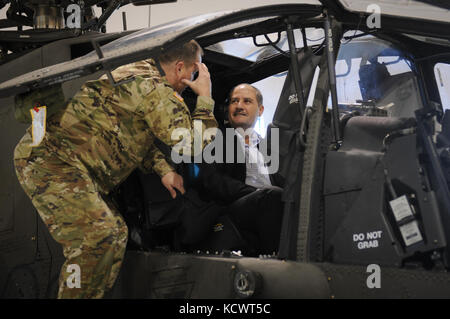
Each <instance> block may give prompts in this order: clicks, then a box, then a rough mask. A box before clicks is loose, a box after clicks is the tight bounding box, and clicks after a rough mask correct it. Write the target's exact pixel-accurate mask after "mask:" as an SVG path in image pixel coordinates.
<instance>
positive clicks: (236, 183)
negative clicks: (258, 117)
mask: <svg viewBox="0 0 450 319" xmlns="http://www.w3.org/2000/svg"><path fill="white" fill-rule="evenodd" d="M233 145H234V160H233V163H226V162H225V161H226V153H227V149H226V146H225V134H224V141H223V150H224V152H223V160H222V163H212V164H208V163H202V164H200V165H199V168H200V171H199V176H198V183H197V187H199V188H200V193H201V194H203V196H206V199H210V200H215V201H219V202H221V203H224V204H230V203H232V202H234V201H235V200H237V199H238V198H241V197H243V196H245V195H247V194H249V193H252V192H254V191H255V190H256V188H255V187H253V186H249V185H247V184H245V179H246V177H247V167H246V164H245V162H244V163H238V162H237V159H238V154H239V152H240V156H241V157H240V158H245V156H244V149H243V147H242V145H241V144H240V143H238V140H237V136H234V144H233ZM228 151H230V150H228ZM270 180H271V183H272V185H273V186H281V185H279V182H278V177H277V174H271V175H270ZM205 194H206V195H205Z"/></svg>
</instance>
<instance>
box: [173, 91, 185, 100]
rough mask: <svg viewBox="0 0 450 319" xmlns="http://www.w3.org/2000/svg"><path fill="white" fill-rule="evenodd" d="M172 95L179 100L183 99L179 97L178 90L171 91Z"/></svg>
mask: <svg viewBox="0 0 450 319" xmlns="http://www.w3.org/2000/svg"><path fill="white" fill-rule="evenodd" d="M173 95H174V96H175V97H176V98H177V99H178V100H180V102H183V101H184V99H183V98H182V97H181V95H180V94H178V92H173Z"/></svg>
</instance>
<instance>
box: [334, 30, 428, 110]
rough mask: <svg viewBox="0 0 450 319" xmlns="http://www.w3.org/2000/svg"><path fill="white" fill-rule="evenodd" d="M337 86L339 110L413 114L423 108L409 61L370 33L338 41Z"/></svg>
mask: <svg viewBox="0 0 450 319" xmlns="http://www.w3.org/2000/svg"><path fill="white" fill-rule="evenodd" d="M336 86H337V93H338V103H339V108H340V112H350V111H358V112H359V113H360V114H361V115H363V114H365V115H372V116H391V117H414V112H415V110H417V109H419V108H421V107H422V106H421V99H420V95H419V90H418V85H417V81H416V77H415V75H414V69H413V66H412V64H411V61H410V60H408V58H407V57H405V56H404V54H403V52H402V51H400V50H398V49H396V48H395V47H394V46H392V45H391V44H390V43H388V42H386V41H383V40H380V39H377V38H375V37H373V36H365V37H361V38H357V39H353V40H351V41H350V42H347V43H342V44H341V47H340V50H339V54H338V58H337V61H336Z"/></svg>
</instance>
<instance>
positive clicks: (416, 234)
mask: <svg viewBox="0 0 450 319" xmlns="http://www.w3.org/2000/svg"><path fill="white" fill-rule="evenodd" d="M400 232H401V233H402V236H403V240H404V241H405V245H406V246H411V245H412V244H415V243H417V242H419V241H422V240H423V238H422V235H421V234H420V230H419V226H418V225H417V221H415V220H414V221H412V222H410V223H408V224H405V225H403V226H400Z"/></svg>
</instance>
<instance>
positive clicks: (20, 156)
mask: <svg viewBox="0 0 450 319" xmlns="http://www.w3.org/2000/svg"><path fill="white" fill-rule="evenodd" d="M201 54H202V50H201V48H200V46H199V45H198V44H197V43H196V42H195V41H190V42H188V43H186V44H185V45H184V46H183V47H181V48H180V49H176V50H174V51H172V52H169V53H166V54H164V55H162V56H161V57H160V59H159V61H160V63H161V68H162V70H163V71H164V72H165V76H164V77H163V76H161V74H160V72H159V71H158V68H157V67H156V65H155V61H153V60H152V59H148V60H144V61H140V62H136V63H132V64H129V65H125V66H122V67H120V68H118V69H116V70H115V71H113V72H112V75H113V77H114V79H115V80H116V81H120V80H123V79H128V78H130V79H132V78H134V80H132V81H130V82H127V83H125V84H122V85H120V86H117V87H113V86H111V84H110V83H109V81H108V80H107V78H106V77H105V76H103V77H101V78H100V79H98V80H95V81H88V82H86V83H85V84H84V85H83V86H82V87H81V89H80V91H79V92H78V93H77V94H76V95H75V96H74V97H73V98H72V99H71V100H70V102H69V103H68V105H67V107H65V108H64V109H63V110H61V111H60V112H58V113H56V114H55V115H53V116H52V117H51V118H49V119H47V126H46V133H45V137H44V139H43V140H42V142H41V143H40V144H39V145H38V146H36V147H31V146H30V144H31V142H32V135H31V128H29V129H28V130H27V133H26V134H25V135H24V137H23V138H22V139H21V141H20V142H19V144H18V145H17V146H16V149H15V153H14V163H15V167H16V173H17V176H18V179H19V181H20V183H21V185H22V187H23V188H24V190H25V192H26V194H27V195H28V196H29V197H30V199H31V200H32V202H33V205H34V206H35V207H36V209H37V211H38V213H39V215H40V216H41V218H42V220H43V221H44V223H45V224H46V225H47V227H48V229H49V231H50V233H51V235H52V236H53V238H54V239H55V240H56V241H57V242H59V243H60V244H62V246H63V250H64V256H65V257H66V262H65V263H64V265H63V266H62V269H61V274H60V278H59V292H58V298H102V297H103V295H104V292H105V289H110V288H112V286H113V284H114V282H115V280H116V277H117V275H118V272H119V269H120V266H121V263H122V259H123V255H124V253H125V247H126V242H127V237H128V235H127V227H126V225H125V223H124V220H123V218H122V217H121V216H120V214H119V213H118V212H117V211H116V210H115V209H114V207H113V205H111V204H110V203H107V202H106V201H105V199H104V198H103V197H102V196H103V194H108V193H109V192H110V191H111V190H112V189H113V188H114V187H115V186H117V185H118V184H119V183H121V182H122V181H123V180H124V179H125V178H126V177H127V176H128V175H129V174H130V173H131V172H132V171H133V170H134V169H135V168H137V167H139V168H141V169H142V170H144V171H148V169H153V170H154V171H155V172H156V173H158V174H159V175H160V176H161V177H162V182H163V184H164V185H165V186H166V187H167V188H168V189H170V188H178V189H179V190H180V191H182V192H183V191H184V189H183V185H182V180H180V178H181V177H179V176H178V175H176V174H175V173H174V169H173V168H172V167H171V166H170V165H168V164H167V163H166V162H165V160H164V156H163V155H162V153H161V152H160V151H159V149H158V148H156V146H155V144H154V140H155V137H156V138H158V139H160V140H161V141H162V142H164V143H165V144H167V145H169V146H174V145H175V144H177V143H179V142H180V140H181V138H180V140H173V139H172V138H171V134H172V131H173V130H174V129H176V128H180V127H182V128H187V129H189V130H191V131H192V128H193V120H201V121H202V125H203V128H204V129H206V128H210V127H217V123H216V121H215V118H214V116H213V107H214V101H213V100H212V99H211V81H210V78H209V73H208V69H207V68H206V66H205V65H204V64H202V63H201ZM197 71H198V72H199V76H198V78H197V79H196V80H195V81H193V74H194V73H195V72H197ZM186 86H190V87H191V88H192V89H193V91H194V92H195V93H197V94H198V99H197V105H196V108H195V110H194V111H193V113H192V114H190V112H189V110H188V108H187V106H186V105H185V103H184V102H183V99H182V98H181V97H180V95H179V93H181V91H182V90H183V89H184V88H185V87H186ZM44 103H45V101H41V104H44ZM191 136H194V134H191ZM191 143H192V141H191ZM72 264H75V265H78V266H79V267H80V275H81V287H80V288H77V287H73V288H70V287H68V286H67V279H68V277H69V276H70V275H71V274H72V273H71V272H68V269H71V268H68V267H69V266H70V265H72Z"/></svg>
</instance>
